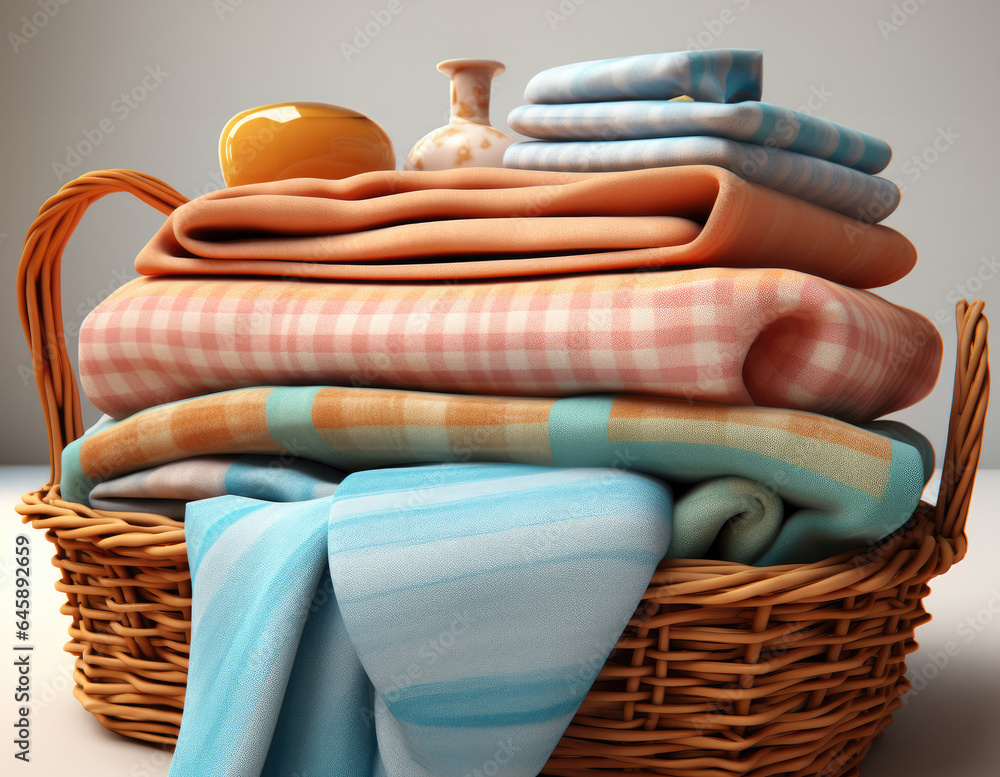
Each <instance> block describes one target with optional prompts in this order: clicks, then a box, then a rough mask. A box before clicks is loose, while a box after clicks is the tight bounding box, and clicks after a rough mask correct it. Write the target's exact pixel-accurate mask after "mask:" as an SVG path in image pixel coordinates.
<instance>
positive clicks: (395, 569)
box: [61, 52, 941, 777]
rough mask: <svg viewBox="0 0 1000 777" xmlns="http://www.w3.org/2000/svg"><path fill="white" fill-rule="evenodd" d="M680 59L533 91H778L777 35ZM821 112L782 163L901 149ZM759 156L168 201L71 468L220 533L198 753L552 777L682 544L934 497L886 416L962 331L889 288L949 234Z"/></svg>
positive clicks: (913, 396)
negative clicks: (834, 130)
mask: <svg viewBox="0 0 1000 777" xmlns="http://www.w3.org/2000/svg"><path fill="white" fill-rule="evenodd" d="M678 57H680V58H681V59H684V61H686V62H687V63H688V64H687V70H686V71H685V70H684V68H680V69H679V70H678V68H677V66H676V65H671V67H672V68H673V69H672V70H670V71H669V73H670V77H669V78H667V77H666V76H665V75H664V73H665V72H667V71H662V70H661V71H656V70H652V71H649V72H652V73H654V75H655V74H657V73H658V74H659V75H656V77H655V78H652V79H649V78H646V79H645V80H643V79H638V80H635V82H634V83H635V88H634V90H632V91H628V90H626V91H627V93H622V92H621V90H622V89H624V88H625V87H622V86H621V84H622V83H625V84H629V83H631V82H630V80H629V78H630V76H629V77H627V78H622V77H618V76H615V74H614V73H612V74H611V77H610V79H609V78H608V77H607V74H606V73H604V71H602V70H600V69H598V70H597V71H596V72H595V73H594V74H593V77H591V76H590V75H588V72H589V71H588V69H587V68H583V69H582V70H581V69H580V67H579V66H575V68H576V69H575V70H574V69H573V68H571V69H569V70H567V71H558V69H557V71H552V72H562V73H563V75H561V76H560V77H559V78H558V79H555V80H553V79H551V78H549V77H545V78H543V77H542V76H539V79H537V80H535V81H533V82H532V85H531V86H530V87H529V93H528V97H529V99H531V97H532V96H533V95H536V96H537V95H542V96H545V97H546V99H548V100H549V101H550V102H554V101H555V99H556V97H558V96H559V95H562V96H563V98H564V101H567V100H578V99H583V98H582V97H581V96H580V95H581V94H585V95H591V97H590V98H589V99H601V100H608V99H616V98H621V97H629V98H636V97H640V98H644V99H646V98H649V97H651V96H658V97H661V98H663V99H668V98H669V97H672V96H677V95H676V94H674V92H677V93H678V94H685V95H687V96H690V97H693V98H695V99H698V100H704V99H732V100H737V99H755V98H756V97H759V93H760V59H759V55H757V54H756V53H754V52H749V53H748V52H729V53H725V54H722V53H712V52H708V53H706V54H704V55H701V56H695V55H668V56H666V57H665V58H662V59H664V60H665V61H668V62H674V61H675V60H676V59H677V58H678ZM713 57H714V59H713ZM725 57H728V58H729V59H728V60H726V59H725ZM706 58H707V59H706ZM657 61H659V59H657ZM709 65H711V67H709ZM640 70H641V69H640ZM631 72H632V71H628V73H631ZM643 72H645V71H643ZM628 73H626V75H627V74H628ZM567 74H568V75H569V76H570V77H567ZM719 74H722V75H719ZM542 75H543V76H544V75H545V74H542ZM665 80H669V81H671V82H672V85H671V87H670V89H668V90H666V91H662V92H656V93H652V92H649V91H647V90H646V89H645V86H644V84H646V83H647V82H650V83H651V82H652V81H661V82H662V81H665ZM605 81H607V82H608V83H610V84H612V85H614V88H615V89H618V90H619V91H618V92H614V91H612V92H606V91H601V90H600V89H598V88H597V86H598V85H599V84H601V83H604V82H605ZM557 86H558V87H559V88H556V87H557ZM629 89H631V87H629ZM537 90H541V91H540V92H539V91H537ZM593 95H596V97H593ZM686 104H687V105H695V103H686ZM671 105H685V103H672V104H671ZM657 110H659V109H655V108H654V109H653V113H652V114H650V115H651V116H653V115H654V114H655V115H656V116H660V115H667V114H666V112H663V113H662V114H661V113H657ZM762 115H763V116H764V117H765V119H766V117H767V116H768V115H770V114H768V112H767V110H765V111H764V114H762ZM773 118H774V117H773V116H772V119H773ZM526 120H527V119H526ZM689 120H690V121H693V120H694V119H689ZM770 120H771V119H767V121H770ZM560 121H562V120H561V119H560ZM587 121H588V122H589V121H590V119H588V120H587ZM657 121H658V120H657ZM698 121H701V120H700V119H698ZM570 123H572V122H570ZM584 123H587V122H584ZM628 123H629V122H625V124H628ZM736 123H737V124H739V122H736ZM764 123H766V121H765V122H764ZM654 124H655V125H656V126H658V127H660V129H657V130H656V131H657V132H658V133H660V135H661V136H663V135H664V134H665V131H664V130H663V129H662V126H663V125H662V124H657V123H656V122H654ZM723 124H726V121H722V122H721V123H720V124H719V125H718V126H722V125H723ZM730 124H732V122H730ZM560 126H563V127H565V126H568V124H566V123H565V122H563V123H562V124H560ZM618 126H619V125H617V124H616V125H614V129H615V131H617V128H618ZM678 126H679V125H678ZM741 126H742V125H741ZM802 126H803V127H804V129H801V130H800V132H799V134H800V135H801V136H803V137H801V138H800V140H799V141H798V142H796V141H794V139H792V140H788V141H787V143H786V146H785V147H784V149H788V150H783V149H771V150H772V151H781V153H782V154H788V155H793V156H800V155H801V154H804V153H809V151H808V149H810V148H812V149H813V151H814V152H815V153H816V154H817V156H816V157H815V159H816V160H817V161H822V160H820V159H819V156H822V155H825V156H826V158H827V159H829V160H831V161H823V164H825V165H828V166H830V167H837V168H840V167H843V169H844V170H847V169H849V168H847V167H846V166H845V165H847V164H848V163H850V164H853V165H855V166H857V167H859V169H861V168H864V169H866V170H868V172H870V171H871V169H872V168H873V167H876V166H877V165H878V164H879V160H880V159H881V156H880V154H881V155H882V156H886V158H887V154H888V149H885V151H884V153H883V152H882V147H881V146H879V145H878V144H877V142H876V141H874V140H873V139H869V138H867V136H861V135H860V134H858V133H855V134H854V135H850V136H847V135H845V136H842V137H841V138H840V140H838V141H837V144H836V145H838V148H837V149H830V148H828V146H829V143H830V142H832V141H830V140H829V138H827V139H826V140H824V139H822V137H821V136H822V131H821V128H820V125H815V126H813V125H802ZM565 131H566V130H559V132H565ZM679 131H680V130H675V132H679ZM706 131H707V130H706ZM720 131H721V130H720ZM823 131H825V130H823ZM734 132H735V131H734ZM845 132H847V131H845ZM751 136H752V137H751ZM767 137H768V136H767V135H766V133H764V131H763V130H760V131H758V130H754V131H752V132H749V133H748V132H747V131H745V129H744V131H743V134H742V135H740V136H739V137H738V138H737V139H733V140H729V141H727V142H731V143H734V144H736V145H739V144H740V143H742V142H744V141H750V142H758V143H762V142H764V141H766V140H767ZM823 137H825V136H823ZM810 138H811V140H810ZM841 141H842V142H841ZM855 141H857V142H855ZM616 142H622V141H616ZM629 142H631V141H629ZM635 142H640V141H635ZM858 143H860V146H859V145H858ZM526 145H528V144H526ZM841 145H842V146H843V148H840V147H839V146H841ZM820 146H822V147H823V148H824V149H826V150H825V151H824V152H823V154H820V152H819V148H820ZM761 148H770V146H764V145H762V146H761ZM515 153H518V152H515ZM769 153H770V152H769ZM778 158H779V159H780V158H781V157H778ZM810 158H811V157H810ZM699 161H702V162H704V161H710V160H706V159H704V158H703V159H700V160H699ZM882 163H883V164H884V162H882ZM782 164H784V163H782ZM743 172H745V171H743ZM736 173H740V174H736ZM736 173H734V172H732V171H730V170H727V169H723V168H722V167H720V166H716V165H714V164H694V165H692V164H682V165H680V166H672V167H651V168H649V169H637V170H627V171H619V172H555V171H544V170H517V169H496V170H490V169H468V170H453V171H442V172H403V173H399V172H376V173H367V174H363V175H359V176H355V177H353V178H350V179H345V180H341V181H320V180H311V179H296V180H287V181H281V182H277V183H273V184H258V185H251V186H244V187H237V188H233V189H228V190H224V191H220V192H215V193H212V194H209V195H206V196H204V197H201V198H199V199H198V200H195V201H193V202H191V203H188V204H186V205H183V206H181V207H180V208H178V209H177V210H176V211H175V212H174V213H173V214H172V215H171V216H170V217H169V218H168V219H167V221H166V223H165V224H164V226H163V228H162V229H161V230H160V231H159V232H158V234H157V235H156V236H155V237H154V238H153V239H152V240H151V241H150V243H149V245H148V246H147V247H146V248H145V249H144V250H143V251H142V253H141V254H140V255H139V257H138V259H137V264H136V266H137V268H138V270H139V271H140V273H142V277H141V278H139V279H137V280H135V281H132V282H130V283H128V284H126V285H125V286H124V287H122V288H121V289H119V290H118V291H116V292H115V293H113V294H112V295H111V296H110V297H108V298H107V299H106V300H104V301H103V302H101V303H100V304H99V305H98V306H97V308H96V309H95V310H94V311H93V312H92V313H91V315H90V316H88V318H87V320H86V321H85V322H84V325H83V327H82V330H81V334H80V373H81V378H82V384H83V387H84V391H85V393H86V394H87V396H88V397H89V398H90V399H91V400H92V401H93V402H94V403H95V404H96V405H97V406H98V407H99V408H101V409H102V410H103V411H104V412H106V413H107V414H108V415H106V416H105V417H104V418H103V419H102V420H101V421H100V422H99V423H98V424H97V425H96V426H95V427H93V428H92V429H90V430H89V431H88V432H87V433H86V435H85V436H84V437H83V438H81V439H80V440H77V441H76V442H74V443H72V444H71V445H69V446H68V447H67V448H66V450H65V452H64V457H63V473H64V477H63V482H62V484H61V488H62V494H63V496H64V497H65V498H67V499H70V500H73V501H77V502H82V503H86V504H89V505H91V506H92V507H94V508H96V509H114V510H135V511H155V512H158V513H163V514H167V515H173V516H177V517H183V519H184V521H185V523H186V529H185V533H186V537H187V543H188V544H187V548H188V555H189V559H190V564H191V572H192V581H193V592H194V593H193V597H194V602H193V613H192V620H193V633H192V644H191V649H192V655H191V666H190V674H189V680H188V693H187V697H186V703H185V712H184V725H183V727H182V731H181V736H180V740H179V744H178V749H177V752H176V755H175V758H174V763H173V766H172V770H171V774H172V775H174V777H178V776H182V775H202V774H232V775H238V776H240V777H242V776H243V775H248V776H249V775H259V774H267V775H288V774H294V773H299V774H314V773H327V771H328V770H329V766H328V765H329V764H330V763H336V764H338V769H339V770H340V771H341V772H342V773H344V774H351V775H385V776H386V777H404V776H405V777H431V775H433V777H451V776H452V775H454V777H464V775H467V774H469V773H475V772H476V771H477V770H480V771H482V772H483V773H498V772H499V771H501V770H502V772H503V773H504V774H510V775H517V776H518V777H520V776H522V775H523V776H524V777H528V776H529V775H535V774H537V773H538V771H539V770H540V769H541V768H542V766H543V765H544V763H545V761H546V759H547V758H548V756H549V754H550V753H551V752H552V750H553V748H554V747H555V745H556V743H557V742H558V740H559V737H560V736H561V734H562V732H563V731H564V730H565V728H566V726H567V725H568V723H569V721H570V720H571V719H572V717H573V714H574V713H575V711H576V709H577V708H578V706H579V705H580V703H581V702H582V700H583V698H584V696H585V695H586V693H587V691H588V690H589V688H590V686H591V685H592V683H593V681H594V679H595V677H596V676H597V673H598V671H599V669H600V668H601V666H602V665H603V663H604V661H605V659H606V658H607V656H608V654H609V652H610V651H611V649H612V648H613V646H614V644H615V642H616V640H617V638H618V637H619V635H620V634H621V633H622V631H623V629H624V627H625V626H626V624H627V623H628V621H629V618H630V617H631V616H632V614H633V612H634V609H635V607H636V605H637V604H638V603H639V601H640V599H641V596H642V594H643V592H644V590H645V588H646V585H647V584H648V582H649V580H650V577H651V575H652V573H653V570H654V569H655V567H656V565H657V564H658V563H659V562H660V560H661V559H662V558H664V556H667V557H675V558H697V557H703V556H707V557H712V558H720V559H725V560H729V561H734V562H741V563H754V564H784V563H792V562H809V561H814V560H819V559H822V558H825V557H827V556H830V555H833V554H836V553H840V552H843V551H848V550H851V549H854V548H857V547H861V546H864V545H866V544H868V543H872V542H875V541H877V540H879V539H880V538H882V537H884V536H885V535H887V534H889V533H891V532H892V531H894V530H895V529H897V528H898V527H899V526H901V525H902V524H903V523H904V522H905V521H906V520H907V519H908V518H909V516H910V515H911V514H912V512H913V510H914V509H915V507H916V505H917V502H918V500H919V497H920V493H921V490H922V487H923V485H924V483H925V482H926V479H927V477H928V476H929V472H930V470H931V469H932V468H933V452H932V451H931V450H930V446H929V444H928V443H927V441H926V439H925V438H923V437H922V436H921V435H920V434H919V433H917V432H916V431H914V430H912V429H909V428H908V427H905V426H903V425H901V424H895V423H891V422H885V421H882V422H874V419H876V418H877V417H879V416H881V415H883V414H885V413H888V412H891V411H893V410H896V409H899V408H902V407H906V406H908V405H911V404H913V403H914V402H916V401H918V400H919V399H921V398H922V397H923V396H925V395H926V394H927V393H928V392H929V391H930V389H931V388H932V386H933V383H934V381H935V379H936V376H937V372H938V369H939V366H940V360H941V342H940V338H939V336H938V334H937V332H936V331H935V329H934V327H933V326H932V325H931V324H930V322H928V321H927V320H926V319H925V318H923V317H922V316H920V315H918V314H916V313H914V312H913V311H909V310H906V309H904V308H900V307H898V306H895V305H893V304H891V303H889V302H887V301H885V300H883V299H881V298H880V297H878V296H875V295H873V294H871V293H869V292H868V291H865V289H868V288H872V287H877V286H880V285H885V284H888V283H892V282H893V281H895V280H898V279H899V278H901V277H903V276H904V275H905V274H906V273H907V272H909V270H910V269H911V268H912V267H913V265H914V262H915V260H916V255H915V252H914V249H913V246H912V245H911V244H910V243H909V241H907V240H906V238H904V237H903V236H902V235H900V234H898V233H897V232H895V231H893V230H892V229H889V228H887V227H884V226H880V225H874V226H868V227H867V228H865V229H864V230H861V231H860V236H859V230H858V222H857V221H856V220H855V219H852V218H850V217H849V216H845V215H843V214H842V213H838V212H836V211H837V210H844V209H845V208H835V209H831V208H830V207H821V206H820V205H818V204H816V202H809V201H807V200H809V199H815V198H812V197H804V196H797V195H798V194H801V193H802V192H801V191H796V192H789V191H787V190H784V189H782V187H780V186H772V185H771V184H767V185H762V183H761V182H755V181H754V179H752V178H751V177H750V176H748V175H743V174H742V173H741V171H739V170H737V171H736ZM865 177H869V178H870V176H867V172H866V173H864V174H862V173H856V174H854V175H848V176H846V177H841V178H839V179H837V180H838V181H839V183H838V184H837V185H838V186H841V187H842V188H841V189H840V190H839V191H838V194H837V197H838V198H839V200H838V201H842V202H843V203H846V202H854V201H855V200H857V198H858V196H862V195H859V192H860V191H861V189H864V188H865V187H866V186H868V185H869V184H868V183H859V181H861V180H862V179H863V178H865ZM871 180H877V179H871ZM765 183H766V181H765ZM803 184H804V186H805V189H808V188H810V186H811V184H810V183H809V182H808V181H805V182H803ZM828 184H829V182H827V183H826V184H823V186H826V187H827V189H828V194H829V193H830V192H832V191H833V190H832V189H831V188H830V186H829V185H828ZM823 186H821V187H820V188H823ZM859 186H860V187H861V189H858V188H857V187H859ZM793 195H796V196H793ZM864 196H866V195H864ZM862 199H863V196H862ZM826 204H827V203H824V205H826ZM915 346H916V347H915ZM901 354H905V356H901ZM220 711H221V712H220Z"/></svg>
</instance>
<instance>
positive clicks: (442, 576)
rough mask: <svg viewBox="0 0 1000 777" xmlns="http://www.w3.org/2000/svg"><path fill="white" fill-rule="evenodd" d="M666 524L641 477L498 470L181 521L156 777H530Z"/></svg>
mask: <svg viewBox="0 0 1000 777" xmlns="http://www.w3.org/2000/svg"><path fill="white" fill-rule="evenodd" d="M414 495H416V498H414ZM670 507H671V498H670V491H669V489H668V488H666V487H665V486H664V485H663V484H661V483H659V482H657V481H656V480H655V479H653V478H648V477H644V476H641V475H636V474H631V473H625V472H616V471H613V470H587V469H572V470H556V469H550V468H542V467H530V466H518V465H510V464H506V465H496V464H493V465H468V466H444V467H442V466H432V467H413V468H401V469H395V470H383V471H378V470H376V471H372V472H362V473H356V474H353V475H350V476H348V477H347V478H346V479H345V480H344V482H343V484H342V485H341V487H340V489H338V492H337V493H336V494H335V495H334V496H332V497H328V498H325V499H317V500H313V501H311V502H304V503H291V504H272V503H268V502H262V501H258V500H253V499H246V498H240V497H221V498H218V499H211V500H206V501H203V502H198V503H196V504H194V505H192V506H191V507H190V508H189V511H188V526H187V534H188V551H189V557H190V560H191V574H192V583H193V607H192V639H191V664H190V672H189V675H188V692H187V698H186V701H185V707H184V720H183V722H182V725H181V732H180V737H179V739H178V744H177V749H176V751H175V754H174V758H173V762H172V763H171V769H170V774H171V777H204V775H223V774H224V775H228V776H229V777H258V775H263V777H292V776H293V775H296V774H299V775H322V774H342V775H346V776H349V777H367V776H368V775H371V776H372V777H378V776H383V777H465V776H466V775H468V774H472V773H475V771H476V770H479V769H483V768H485V769H486V770H487V773H499V772H500V771H501V770H502V773H503V774H505V775H510V776H511V777H534V775H536V774H538V772H539V770H540V769H541V768H542V766H543V765H544V764H545V761H546V760H547V759H548V757H549V755H550V754H551V752H552V750H553V748H554V747H555V745H556V743H557V742H558V741H559V738H560V736H561V735H562V733H563V731H564V730H565V728H566V726H567V725H568V723H569V721H570V720H571V719H572V717H573V714H574V713H575V711H576V709H577V707H579V705H580V703H581V702H582V701H583V698H584V697H585V696H586V694H587V691H588V690H589V689H590V686H591V685H592V684H593V681H594V679H595V677H596V676H597V673H598V671H599V669H600V668H601V666H602V665H603V663H604V661H605V659H606V658H607V656H608V654H609V653H610V651H611V649H612V648H613V647H614V645H615V642H616V641H617V639H618V637H619V635H620V634H621V633H622V631H623V629H624V627H625V625H626V623H627V622H628V620H629V618H630V617H631V616H632V614H633V612H634V610H635V607H636V606H637V604H638V603H639V601H640V599H641V597H642V594H643V592H644V591H645V589H646V586H647V585H648V583H649V580H650V578H651V576H652V573H653V570H654V568H655V566H656V563H657V562H658V560H659V559H660V558H661V557H662V555H663V553H664V551H665V550H666V547H667V543H668V542H669V537H670V530H669V520H668V518H669V512H670ZM327 564H328V567H327ZM331 583H332V585H331ZM234 613H238V614H239V616H238V617H235V618H234Z"/></svg>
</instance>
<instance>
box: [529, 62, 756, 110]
mask: <svg viewBox="0 0 1000 777" xmlns="http://www.w3.org/2000/svg"><path fill="white" fill-rule="evenodd" d="M763 70H764V52H762V51H758V50H749V49H708V50H706V51H673V52H668V53H664V54H640V55H637V56H632V57H619V58H617V59H600V60H594V61H591V62H577V63H574V64H571V65H560V66H559V67H553V68H549V69H548V70H543V71H542V72H540V73H538V74H537V75H535V76H534V77H533V78H532V79H531V80H530V81H528V85H527V86H526V87H525V89H524V101H525V102H528V103H587V102H597V101H600V100H671V99H673V98H674V97H681V96H684V95H687V96H688V97H690V98H691V99H692V100H704V101H706V102H726V103H735V102H739V101H740V100H759V99H760V94H761V79H762V77H763Z"/></svg>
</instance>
